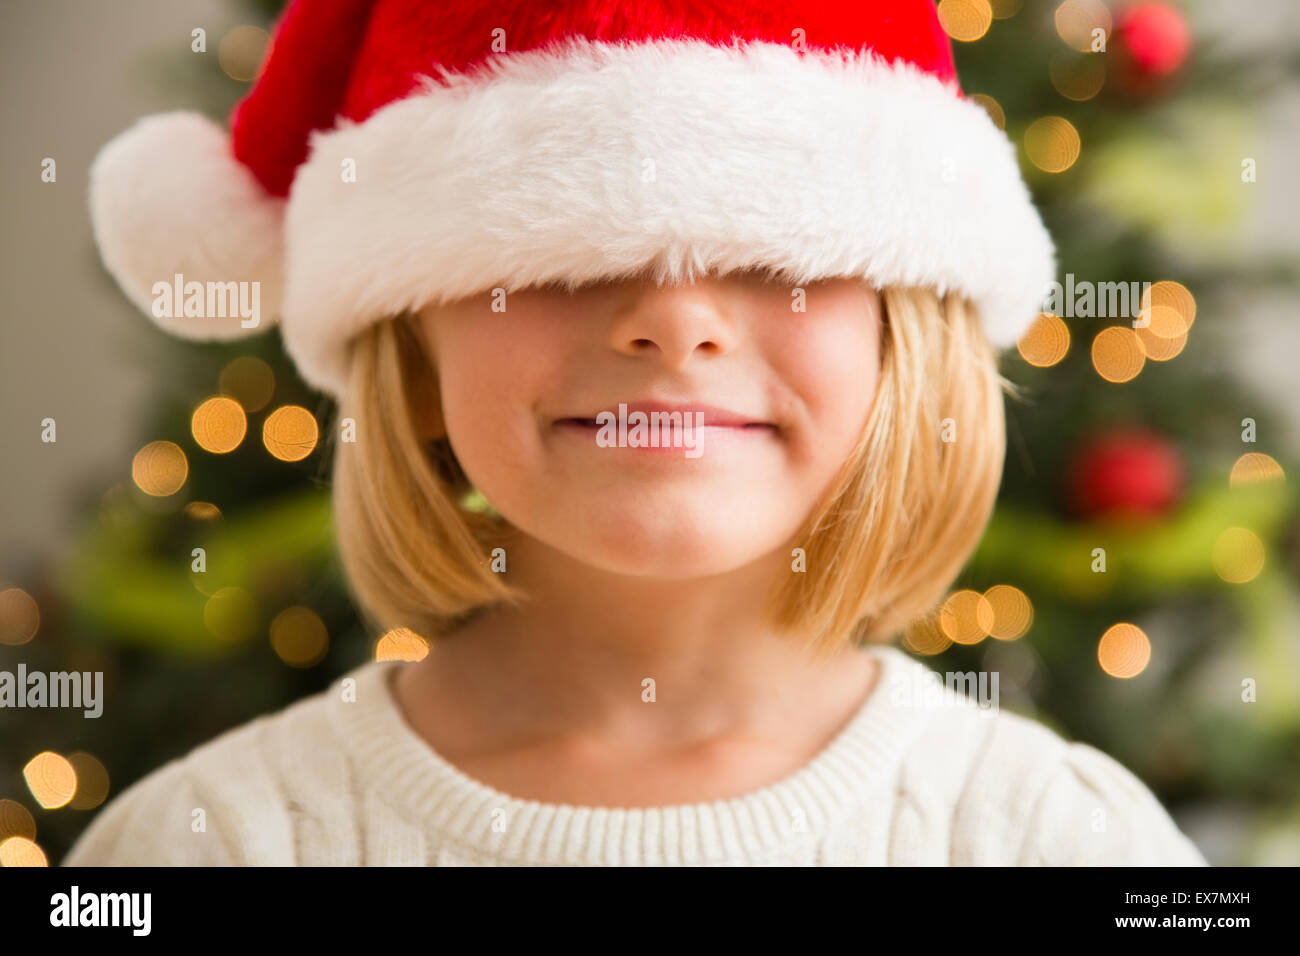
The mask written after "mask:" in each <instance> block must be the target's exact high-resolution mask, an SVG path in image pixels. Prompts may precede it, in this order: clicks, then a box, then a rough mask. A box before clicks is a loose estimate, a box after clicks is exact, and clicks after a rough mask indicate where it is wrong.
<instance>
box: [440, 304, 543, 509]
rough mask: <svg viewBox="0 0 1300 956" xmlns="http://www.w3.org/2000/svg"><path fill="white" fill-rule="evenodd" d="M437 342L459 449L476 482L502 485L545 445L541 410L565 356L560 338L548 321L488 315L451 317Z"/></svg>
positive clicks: (446, 410) (445, 406)
mask: <svg viewBox="0 0 1300 956" xmlns="http://www.w3.org/2000/svg"><path fill="white" fill-rule="evenodd" d="M510 319H514V321H509V320H510ZM436 342H437V355H438V376H439V385H440V396H441V401H442V410H443V417H444V420H445V421H446V424H447V433H448V436H449V437H450V439H451V443H452V447H453V448H455V450H456V453H457V458H458V459H459V460H460V463H461V465H462V466H463V467H464V468H465V470H466V473H467V474H468V475H469V477H470V479H471V480H472V481H474V482H475V483H476V484H480V483H481V484H482V485H491V484H496V482H495V481H494V480H493V476H494V475H495V474H496V473H497V472H499V471H500V470H501V469H502V468H503V467H510V466H511V464H512V463H514V465H515V467H517V464H518V463H519V462H520V461H523V460H526V456H527V455H529V454H531V453H533V450H534V449H535V447H536V445H537V443H538V439H537V430H536V419H535V417H534V411H535V408H536V407H537V402H538V399H539V397H540V396H542V395H544V394H546V388H547V383H548V381H549V380H550V379H551V378H553V377H554V374H555V373H554V372H553V371H552V370H553V369H554V368H555V367H556V366H557V363H558V362H559V358H558V357H557V352H558V351H559V346H558V345H557V340H556V338H555V336H554V335H550V334H548V330H547V329H546V328H545V327H543V324H542V323H538V322H536V321H531V322H530V321H521V320H519V319H518V317H514V316H508V315H506V314H502V313H487V314H484V315H469V316H463V317H459V318H458V319H457V320H456V321H455V322H449V323H446V324H445V325H443V326H441V327H439V329H438V330H437V336H436Z"/></svg>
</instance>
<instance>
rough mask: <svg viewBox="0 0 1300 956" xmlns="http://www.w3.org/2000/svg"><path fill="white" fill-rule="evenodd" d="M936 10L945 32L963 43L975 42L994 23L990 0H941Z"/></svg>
mask: <svg viewBox="0 0 1300 956" xmlns="http://www.w3.org/2000/svg"><path fill="white" fill-rule="evenodd" d="M936 12H937V13H938V15H939V24H940V25H941V26H942V27H943V32H944V33H946V34H948V36H950V37H952V38H953V39H954V40H958V41H960V42H962V43H974V42H975V41H976V40H978V39H979V38H980V37H982V36H984V34H986V33H988V32H989V26H990V25H992V23H993V8H992V7H991V6H989V2H988V0H939V7H938V9H937V11H936Z"/></svg>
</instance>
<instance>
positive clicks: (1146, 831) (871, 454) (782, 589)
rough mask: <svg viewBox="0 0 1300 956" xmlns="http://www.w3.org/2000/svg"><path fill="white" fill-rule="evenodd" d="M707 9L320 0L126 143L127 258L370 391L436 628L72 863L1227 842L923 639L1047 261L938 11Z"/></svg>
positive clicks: (357, 519) (390, 595)
mask: <svg viewBox="0 0 1300 956" xmlns="http://www.w3.org/2000/svg"><path fill="white" fill-rule="evenodd" d="M703 6H705V7H706V9H700V7H701V5H700V4H698V3H690V4H685V3H682V4H679V3H676V2H669V0H661V2H657V3H653V2H652V3H645V2H641V3H637V4H621V3H611V2H595V0H593V2H587V3H572V4H566V5H565V6H564V8H563V9H561V10H555V9H543V8H541V7H538V8H534V7H533V6H532V5H531V4H527V3H518V4H505V5H502V4H500V3H494V4H492V5H491V6H490V7H486V8H485V9H483V10H479V9H477V7H475V6H474V5H468V6H466V8H465V9H462V10H460V11H458V12H457V13H455V14H452V13H449V12H447V9H446V6H445V5H444V4H432V3H426V2H419V0H373V2H363V0H351V2H332V3H324V2H317V3H311V4H309V3H305V2H298V3H293V4H291V5H290V7H289V9H288V11H287V12H286V15H285V17H284V18H283V19H282V21H281V23H280V25H279V27H278V29H277V33H276V37H275V43H274V49H273V52H272V54H271V55H270V57H269V58H268V61H267V63H266V65H265V67H264V69H263V71H262V73H261V75H260V76H259V79H258V82H257V84H256V86H255V88H254V90H253V91H252V93H251V94H250V96H249V97H248V98H247V99H246V100H245V101H244V102H243V103H242V104H241V105H240V107H239V108H238V109H237V111H236V113H235V115H234V117H233V122H232V127H233V129H232V137H231V140H230V142H229V143H228V142H227V140H226V139H225V136H224V134H222V133H221V132H220V131H219V130H217V129H216V128H215V127H213V126H212V125H211V124H209V123H208V122H207V121H205V120H202V119H201V118H198V117H195V116H192V115H188V114H173V115H168V116H163V117H158V118H155V119H152V120H148V121H145V122H144V123H141V124H139V125H138V126H137V127H135V128H134V129H133V130H131V131H128V132H127V133H126V134H123V136H122V137H119V138H118V140H115V141H114V142H113V143H111V144H110V145H109V146H108V147H106V149H105V150H104V152H103V153H102V154H101V157H100V158H99V159H98V160H97V162H96V166H95V170H94V172H93V176H92V194H91V206H92V214H93V217H94V220H95V229H96V235H97V239H98V241H99V243H100V248H101V250H102V253H103V256H104V259H105V262H106V263H107V264H108V266H109V268H110V269H111V270H112V271H113V273H114V275H115V276H116V277H117V278H118V280H119V282H121V284H122V286H123V288H124V289H125V290H126V291H127V293H128V294H129V295H131V296H132V297H133V298H135V299H136V301H138V302H140V303H141V304H145V303H146V302H147V290H148V289H149V288H150V283H151V282H153V281H158V280H159V279H161V278H164V277H165V278H166V279H169V280H170V279H171V277H172V275H173V273H179V274H184V276H185V278H186V279H187V280H189V279H193V280H197V281H204V280H214V281H235V280H237V281H255V282H258V283H260V288H261V289H262V301H263V303H265V302H267V301H268V299H269V300H270V301H273V302H275V303H277V308H276V310H275V311H276V313H277V314H278V316H279V318H280V321H281V323H282V325H283V330H284V338H285V343H286V347H287V348H288V350H289V351H290V353H291V355H292V356H293V358H294V360H295V361H296V363H297V364H298V366H299V368H300V369H301V370H302V372H303V375H304V376H305V377H306V378H307V380H308V381H310V382H312V383H313V384H315V385H317V386H319V387H320V388H321V389H322V390H324V391H326V392H329V393H330V394H332V395H334V396H336V397H337V398H338V399H339V401H340V411H341V416H342V418H343V419H344V420H345V421H347V420H349V419H350V420H351V422H352V424H353V425H354V427H355V434H356V441H355V443H351V442H342V443H340V444H339V445H338V453H337V454H338V457H337V461H336V473H335V474H336V480H335V487H334V501H335V517H336V523H337V527H338V533H339V547H340V556H341V558H342V561H343V565H344V568H345V570H346V572H347V576H348V580H349V582H350V584H351V587H352V589H353V592H354V595H355V597H356V600H357V602H358V604H359V606H360V607H361V609H362V610H363V612H364V613H365V614H366V615H367V617H368V618H369V619H371V620H372V621H373V622H374V624H375V625H376V626H377V627H395V626H406V627H410V628H413V629H415V630H417V631H419V632H421V633H423V634H426V635H428V636H430V637H431V638H433V640H432V641H431V648H430V651H429V653H428V655H427V656H426V657H425V658H424V659H423V660H421V661H419V662H418V663H409V664H397V663H386V662H371V663H369V664H366V665H364V666H362V667H360V668H358V669H356V670H354V671H353V672H352V673H350V674H348V675H346V676H345V677H344V678H343V679H342V680H341V681H339V682H338V683H337V684H336V685H335V686H332V687H331V688H330V689H329V690H327V691H325V692H323V693H321V694H319V695H316V696H314V697H311V698H308V699H306V700H304V701H301V702H299V703H297V704H295V705H293V706H291V707H289V708H287V709H286V710H284V711H282V712H280V713H278V714H274V715H269V716H266V717H262V718H259V719H258V720H255V721H253V722H252V723H250V724H248V725H246V726H244V727H241V728H238V729H236V730H234V731H231V732H230V733H227V734H225V735H223V736H221V737H219V738H218V739H216V740H214V741H212V742H210V743H208V744H206V745H204V746H202V747H199V748H197V749H196V750H194V751H193V752H191V753H190V754H188V755H187V756H185V757H183V758H181V759H179V760H177V761H173V762H172V763H170V764H168V765H166V766H165V767H163V768H161V769H159V770H158V771H156V772H155V773H154V774H152V775H150V776H149V777H147V778H145V779H144V780H142V781H140V782H138V783H137V784H135V785H134V786H132V787H131V788H129V789H128V790H127V791H125V792H124V793H123V794H121V795H120V796H119V797H117V798H116V799H115V800H114V801H113V802H112V803H111V804H110V805H109V806H108V807H107V808H106V809H105V810H104V811H103V812H102V813H101V815H100V816H99V817H98V818H97V819H96V820H95V821H94V823H93V824H92V825H91V827H90V828H89V829H88V830H87V832H86V833H85V834H84V835H83V837H82V838H81V840H80V841H79V843H78V844H77V846H76V847H75V848H74V849H73V851H72V853H71V854H70V856H69V858H68V860H67V862H68V863H71V864H83V865H84V864H131V863H136V864H139V863H164V864H194V863H200V864H220V863H227V864H240V865H250V864H254V865H317V864H385V863H387V864H417V865H420V864H442V865H446V864H456V863H469V864H489V865H490V864H507V865H509V864H542V865H554V864H599V865H638V864H801V865H844V864H959V865H972V864H973V865H1036V864H1094V863H1096V864H1159V865H1204V860H1203V858H1202V857H1201V856H1200V854H1199V852H1198V851H1197V850H1196V848H1195V847H1194V846H1193V845H1192V844H1191V843H1190V842H1189V841H1188V840H1187V839H1186V837H1185V836H1183V835H1182V834H1181V833H1180V832H1179V831H1178V829H1177V828H1176V826H1175V825H1174V824H1173V822H1172V821H1171V819H1170V818H1169V816H1168V815H1167V814H1166V812H1165V811H1164V810H1163V808H1162V807H1161V806H1160V805H1159V804H1158V802H1157V801H1156V800H1155V798H1154V797H1153V796H1152V794H1151V792H1150V791H1149V790H1148V789H1147V788H1146V787H1145V786H1144V785H1143V784H1142V783H1141V782H1139V781H1138V780H1137V779H1136V778H1135V777H1133V776H1132V775H1131V774H1130V773H1129V772H1128V771H1126V770H1125V769H1124V768H1123V767H1121V766H1120V765H1119V764H1117V763H1116V762H1115V761H1113V760H1111V759H1110V758H1109V757H1107V756H1105V755H1103V754H1101V753H1099V752H1098V751H1096V750H1094V749H1092V748H1090V747H1088V746H1086V745H1083V744H1077V743H1075V744H1072V743H1068V742H1066V741H1064V740H1062V739H1061V738H1060V737H1058V736H1056V735H1055V734H1053V733H1051V732H1050V731H1048V730H1047V729H1045V728H1044V727H1042V726H1041V725H1039V724H1037V723H1035V722H1033V721H1030V720H1028V719H1025V718H1021V717H1018V716H1016V715H1013V714H1010V713H1005V712H999V711H997V709H996V707H992V708H989V707H982V706H979V705H977V704H975V703H973V702H971V701H969V700H967V699H966V698H965V697H964V696H963V695H961V694H958V693H956V692H955V691H953V690H951V689H949V688H947V687H945V686H944V684H943V682H942V681H941V680H940V679H939V677H938V676H937V675H935V674H933V673H932V672H931V671H929V670H928V669H927V668H925V667H923V666H922V665H921V664H919V663H917V662H915V661H913V660H912V659H910V658H908V657H907V656H905V655H904V654H903V653H902V652H901V651H899V650H897V649H895V648H893V647H891V646H890V645H889V643H888V642H889V641H890V640H892V639H893V637H894V636H896V635H897V633H898V632H899V631H900V629H902V628H903V627H904V626H906V625H907V624H908V623H909V622H910V621H912V620H914V619H916V618H918V617H920V616H922V615H924V614H926V613H928V612H929V611H931V610H932V609H933V607H934V606H935V604H936V603H937V602H938V601H939V600H940V599H941V598H942V597H943V595H944V594H945V593H946V591H947V589H948V587H949V585H950V584H951V582H952V581H953V579H954V577H955V576H956V574H957V573H958V571H959V570H960V568H961V566H962V564H963V563H964V561H965V560H966V558H967V557H968V556H969V554H970V552H971V550H972V549H973V548H974V546H975V545H976V543H977V542H978V539H979V536H980V534H981V532H982V530H983V528H984V525H985V523H986V521H987V519H988V516H989V513H990V511H991V509H992V506H993V501H994V498H995V496H996V492H997V486H998V482H999V479H1000V473H1001V467H1002V460H1003V453H1004V433H1003V421H1002V417H1001V416H1002V408H1001V390H1002V388H1003V387H1004V386H1005V384H1006V383H1005V382H1004V381H1003V380H1002V379H1001V378H1000V376H999V374H998V371H997V349H998V348H1001V347H1004V346H1006V345H1008V344H1010V343H1011V342H1014V341H1015V339H1016V338H1017V337H1018V336H1019V334H1020V333H1021V332H1023V330H1024V328H1025V326H1026V325H1027V324H1028V322H1029V321H1030V320H1032V318H1033V317H1034V316H1035V315H1036V312H1037V303H1038V302H1039V301H1040V300H1041V298H1042V295H1043V294H1044V292H1045V291H1046V289H1047V286H1048V284H1049V283H1050V281H1051V279H1052V276H1053V273H1054V264H1053V252H1052V247H1051V242H1050V240H1049V239H1048V237H1047V235H1046V233H1045V231H1044V230H1043V227H1042V224H1041V222H1040V220H1039V218H1038V216H1037V213H1036V212H1035V210H1034V208H1033V205H1032V203H1031V202H1030V200H1029V197H1028V194H1027V192H1026V190H1025V188H1024V185H1023V184H1022V183H1021V181H1020V178H1019V174H1018V171H1017V169H1016V167H1015V159H1014V154H1013V152H1012V150H1011V148H1010V146H1009V145H1008V144H1007V141H1006V140H1005V137H1003V136H1002V134H1001V133H1000V132H999V131H998V130H997V128H996V127H995V126H994V125H993V124H992V122H991V121H990V120H989V119H988V117H987V115H986V114H985V113H984V112H983V111H982V110H981V109H980V108H979V107H977V106H975V105H973V104H971V103H969V102H967V101H965V100H964V99H963V98H962V97H961V95H960V91H959V89H958V87H957V83H956V78H955V75H954V73H953V68H952V58H951V50H950V48H949V45H948V41H947V39H946V37H945V36H944V34H943V32H942V30H941V29H940V28H939V25H938V22H937V19H936V16H935V11H934V9H933V7H932V6H931V5H930V3H929V2H928V0H914V2H908V3H901V2H892V3H855V4H852V5H845V6H844V7H843V8H840V7H838V6H837V5H834V4H820V3H819V4H811V3H809V4H804V3H795V2H787V3H772V4H770V5H769V6H766V7H758V8H756V7H754V6H753V5H749V4H747V5H745V7H744V8H743V9H742V8H741V7H740V5H738V4H737V5H734V6H733V5H732V4H728V3H714V4H711V5H703ZM196 175H197V176H198V177H199V178H198V179H197V180H195V179H193V177H194V176H196ZM162 222H166V223H167V229H166V230H165V231H162V232H160V231H159V223H162ZM187 225H188V226H191V227H192V228H193V232H194V235H195V236H203V237H204V239H203V241H202V242H196V243H194V244H191V245H187V244H185V243H184V242H180V241H178V240H177V236H180V235H183V233H184V229H185V227H186V226H187ZM214 227H215V228H217V230H218V233H219V234H218V236H217V237H216V239H215V240H214V239H213V238H212V237H211V232H212V230H213V229H214ZM158 321H159V322H160V323H161V324H165V325H167V327H169V328H171V329H173V330H174V331H177V332H179V333H181V334H185V335H190V336H193V337H198V338H212V337H219V336H226V335H237V334H239V331H238V328H237V325H236V323H235V322H233V321H230V320H226V319H223V318H222V317H206V316H188V317H185V318H182V319H171V318H166V319H163V318H159V319H158ZM614 424H616V425H617V427H616V428H615V427H613V425H614ZM611 436H617V440H615V441H610V440H609V439H610V438H611ZM647 438H649V439H650V441H647V440H646V439H647ZM687 450H697V451H698V454H687V453H686V451H687ZM476 500H478V501H486V502H487V506H486V507H481V506H475V505H474V501H476ZM199 810H202V811H203V812H202V813H201V814H200V813H198V811H199ZM197 819H202V820H203V826H201V827H196V825H195V822H194V821H195V820H197Z"/></svg>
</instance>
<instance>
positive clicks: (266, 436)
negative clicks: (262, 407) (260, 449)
mask: <svg viewBox="0 0 1300 956" xmlns="http://www.w3.org/2000/svg"><path fill="white" fill-rule="evenodd" d="M319 436H320V430H319V429H318V428H317V427H316V416H314V415H313V414H312V413H311V412H309V411H307V409H305V408H303V407H302V406H301V405H281V406H280V407H279V408H277V409H276V410H275V411H273V412H272V413H271V414H270V415H268V416H267V418H266V422H265V423H264V424H263V425H262V444H263V445H265V446H266V450H267V451H269V452H270V453H271V454H272V455H274V456H275V457H276V458H278V459H280V460H281V461H301V460H302V459H304V458H306V457H307V456H308V455H310V454H311V453H312V450H313V449H315V447H316V439H317V438H318V437H319Z"/></svg>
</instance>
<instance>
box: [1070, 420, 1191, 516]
mask: <svg viewBox="0 0 1300 956" xmlns="http://www.w3.org/2000/svg"><path fill="white" fill-rule="evenodd" d="M1184 480H1185V474H1184V468H1183V461H1182V458H1181V457H1179V455H1178V452H1177V450H1175V448H1174V447H1173V445H1171V444H1170V443H1169V442H1168V441H1167V440H1165V439H1164V438H1163V437H1161V436H1160V435H1157V434H1155V433H1154V432H1150V431H1146V430H1144V429H1126V430H1123V431H1117V432H1110V433H1105V434H1101V435H1098V436H1096V437H1094V438H1093V439H1091V440H1090V441H1088V442H1087V443H1086V444H1085V445H1083V446H1082V447H1081V448H1080V449H1079V451H1078V452H1077V453H1076V455H1075V457H1074V460H1073V461H1072V462H1071V464H1070V467H1069V469H1068V470H1067V472H1066V481H1067V485H1068V494H1069V500H1070V506H1071V508H1072V510H1073V511H1074V512H1075V514H1077V515H1080V516H1082V517H1085V518H1134V517H1137V518H1150V517H1154V516H1159V515H1163V514H1165V513H1166V512H1168V511H1169V510H1170V508H1172V507H1173V506H1174V504H1176V503H1177V502H1178V500H1179V499H1180V498H1181V497H1182V492H1183V484H1184Z"/></svg>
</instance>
